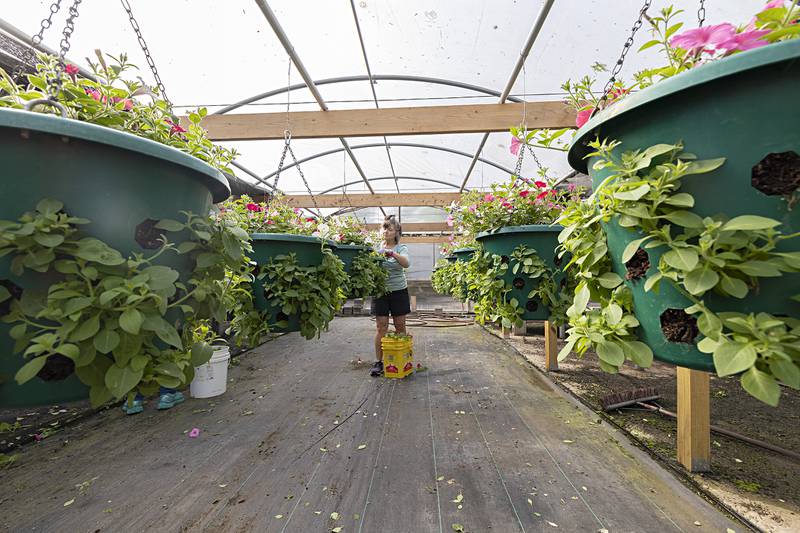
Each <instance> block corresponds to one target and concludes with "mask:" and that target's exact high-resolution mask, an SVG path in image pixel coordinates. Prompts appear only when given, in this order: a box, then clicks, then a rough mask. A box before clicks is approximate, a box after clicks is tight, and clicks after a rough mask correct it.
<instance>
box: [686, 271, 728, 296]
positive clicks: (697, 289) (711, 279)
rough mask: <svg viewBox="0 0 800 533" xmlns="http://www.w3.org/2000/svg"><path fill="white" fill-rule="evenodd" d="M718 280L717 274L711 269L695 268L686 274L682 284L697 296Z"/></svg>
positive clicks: (710, 287)
mask: <svg viewBox="0 0 800 533" xmlns="http://www.w3.org/2000/svg"><path fill="white" fill-rule="evenodd" d="M718 281H719V276H718V275H717V273H716V272H714V271H713V270H708V269H705V268H697V269H695V270H692V271H691V272H689V273H688V274H687V275H686V277H685V278H684V280H683V285H684V287H685V288H686V290H687V291H689V292H690V293H691V294H693V295H695V296H698V295H701V294H703V293H705V292H706V291H708V290H709V289H712V288H713V287H714V285H716V284H717V282H718Z"/></svg>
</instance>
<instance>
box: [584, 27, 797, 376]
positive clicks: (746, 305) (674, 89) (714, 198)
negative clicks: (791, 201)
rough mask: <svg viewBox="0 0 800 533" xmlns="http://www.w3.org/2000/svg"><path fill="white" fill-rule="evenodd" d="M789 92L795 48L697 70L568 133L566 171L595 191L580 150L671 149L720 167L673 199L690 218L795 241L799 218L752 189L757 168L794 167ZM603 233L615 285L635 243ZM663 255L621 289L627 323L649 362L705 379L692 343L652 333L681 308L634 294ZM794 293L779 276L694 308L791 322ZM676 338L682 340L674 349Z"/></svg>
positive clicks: (617, 232)
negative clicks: (774, 230) (765, 221)
mask: <svg viewBox="0 0 800 533" xmlns="http://www.w3.org/2000/svg"><path fill="white" fill-rule="evenodd" d="M798 87H800V40H794V41H787V42H784V43H778V44H773V45H769V46H765V47H763V48H758V49H755V50H750V51H748V52H742V53H739V54H736V55H733V56H731V57H729V58H726V59H723V60H720V61H715V62H712V63H707V64H705V65H702V66H700V67H697V68H695V69H693V70H691V71H689V72H686V73H683V74H680V75H678V76H675V77H674V78H669V79H667V80H664V81H662V82H659V83H658V84H656V85H653V86H651V87H648V88H647V89H645V90H643V91H640V92H638V93H636V94H632V95H630V96H627V97H625V98H624V99H623V100H621V101H619V102H617V103H615V104H613V105H612V106H611V107H609V108H608V109H606V110H604V111H603V112H601V113H599V114H598V115H597V116H596V117H594V118H593V119H592V120H590V121H589V122H588V123H587V124H586V125H585V126H584V127H583V128H581V129H580V130H579V131H578V133H577V135H576V137H575V141H574V142H573V144H572V146H571V147H570V150H569V156H568V157H569V162H570V165H572V167H573V168H574V169H576V170H578V171H580V172H587V170H588V173H589V175H590V176H591V178H592V182H593V184H594V185H595V186H597V185H598V184H599V183H600V182H601V181H602V180H603V179H605V178H606V177H607V176H608V172H607V171H605V172H604V171H596V170H594V168H593V166H594V163H595V162H596V158H589V159H586V155H587V154H588V153H590V151H591V149H590V148H589V147H588V146H587V143H588V142H590V141H592V140H594V139H595V138H597V137H600V138H601V139H615V140H618V141H620V142H621V143H622V144H621V145H620V146H619V147H617V148H616V149H615V154H616V155H619V154H620V153H621V152H623V151H629V150H637V149H643V148H647V147H649V146H652V145H655V144H659V143H675V142H678V141H681V142H683V145H684V147H685V148H686V150H687V151H688V152H691V153H693V154H696V155H697V156H698V158H700V159H710V158H716V157H725V158H726V162H725V164H724V165H722V166H721V167H720V168H719V169H717V170H715V171H713V172H711V173H708V174H703V175H702V176H689V177H687V178H686V179H684V180H683V185H682V187H681V191H682V192H687V193H689V194H691V195H692V196H694V198H695V207H694V208H693V209H692V210H693V211H694V212H696V213H697V214H699V215H700V216H711V215H723V216H725V217H728V218H733V217H735V216H739V215H745V214H747V215H761V216H765V217H770V218H774V219H776V220H780V221H781V222H782V225H781V226H780V227H779V228H778V229H779V230H781V231H783V232H784V233H792V232H796V231H798V230H800V211H799V210H798V209H797V208H796V207H795V209H793V210H790V209H789V208H788V207H787V203H786V201H785V200H784V199H783V197H782V195H783V193H784V192H786V191H777V190H775V188H776V185H775V184H772V185H771V184H765V183H764V182H763V181H761V182H759V180H757V185H758V188H756V187H754V186H753V182H752V180H753V175H754V167H756V166H757V165H758V166H759V168H760V169H768V171H769V174H770V175H775V176H778V175H780V174H781V173H782V172H787V171H788V172H791V171H794V172H796V169H797V167H798V165H800V127H798V124H800V105H797V94H798V92H797V90H798V89H797V88H798ZM775 154H781V155H780V156H776V155H775ZM792 169H794V170H792ZM788 192H791V191H788ZM606 230H607V238H608V246H609V251H610V253H611V256H612V262H613V266H614V271H615V272H616V273H617V274H619V275H620V276H622V277H623V278H624V277H625V275H626V274H627V269H626V266H625V265H624V264H623V263H622V262H621V261H620V258H621V256H622V251H623V250H624V249H625V246H626V245H627V243H628V242H630V241H632V240H634V239H636V238H637V237H636V236H637V234H636V233H635V232H633V231H630V230H626V229H624V228H621V227H619V226H618V225H617V224H615V223H614V222H613V221H611V222H610V223H609V224H608V225H607V226H606ZM797 249H798V245H797V244H796V243H794V241H789V243H788V244H787V246H786V247H785V248H784V251H789V250H797ZM664 251H665V250H659V249H655V250H654V249H650V250H647V253H648V255H649V261H650V269H649V270H648V271H647V274H646V275H645V276H644V277H642V278H640V279H637V280H627V281H626V282H625V283H626V284H627V285H628V286H629V287H630V288H631V289H632V291H633V302H634V306H635V312H636V317H637V319H638V320H639V321H640V322H641V327H640V328H639V330H640V331H639V334H640V337H641V338H642V340H643V341H644V342H646V343H647V344H648V345H649V346H650V347H651V349H652V350H653V352H654V355H655V357H656V358H657V359H660V360H662V361H667V362H670V363H673V364H676V365H679V366H684V367H688V368H694V369H697V370H707V371H711V370H713V369H714V366H713V362H712V359H711V356H710V355H707V354H704V353H702V352H700V351H698V350H697V349H696V346H695V345H696V343H697V342H698V341H699V340H700V338H699V336H698V338H695V339H694V340H693V341H691V342H680V341H678V342H675V341H670V340H667V338H666V337H665V335H664V332H663V331H662V329H661V328H662V326H661V317H662V316H665V317H667V316H668V315H665V314H664V313H665V312H667V313H674V311H668V310H670V309H678V310H682V309H685V308H686V307H688V306H689V305H690V302H689V301H688V300H687V299H685V298H684V297H682V296H681V295H680V294H679V293H677V291H675V290H674V289H673V288H672V287H671V286H668V284H667V283H661V284H660V291H659V293H658V294H656V293H653V292H647V293H645V292H644V289H643V287H644V283H645V281H646V279H647V276H650V275H652V274H654V273H655V272H656V269H657V265H658V258H659V256H660V254H661V253H663V252H664ZM798 292H800V279H798V276H796V275H784V276H782V277H779V278H762V279H761V280H760V288H759V291H758V292H757V293H751V294H748V295H747V297H746V298H745V299H743V300H738V299H734V298H722V297H720V296H718V295H712V294H708V295H706V297H704V300H705V302H706V304H707V305H709V307H710V308H711V309H713V310H714V311H717V312H720V311H736V312H742V313H749V312H759V311H764V312H768V313H772V314H777V315H790V316H800V304H798V303H797V302H794V301H792V300H790V297H791V296H792V295H794V294H797V293H798ZM673 338H674V337H673ZM686 338H687V337H686V336H685V335H684V341H685V340H686Z"/></svg>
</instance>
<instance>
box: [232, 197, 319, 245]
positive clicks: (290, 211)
mask: <svg viewBox="0 0 800 533" xmlns="http://www.w3.org/2000/svg"><path fill="white" fill-rule="evenodd" d="M218 218H219V219H220V220H226V221H230V222H231V223H232V224H234V225H236V226H238V227H240V228H242V229H243V230H244V231H245V232H247V233H289V234H293V235H312V234H313V233H314V232H316V231H317V224H318V223H317V219H316V218H315V217H312V216H307V215H305V214H303V210H302V209H299V208H297V207H294V208H292V207H289V205H288V204H287V203H286V201H285V200H284V198H283V196H281V195H277V196H275V197H274V198H272V199H270V201H269V202H254V201H253V199H252V198H250V197H249V196H247V195H246V194H243V195H241V196H240V197H238V198H231V199H229V200H226V201H225V202H223V203H222V205H221V207H220V212H219V215H218Z"/></svg>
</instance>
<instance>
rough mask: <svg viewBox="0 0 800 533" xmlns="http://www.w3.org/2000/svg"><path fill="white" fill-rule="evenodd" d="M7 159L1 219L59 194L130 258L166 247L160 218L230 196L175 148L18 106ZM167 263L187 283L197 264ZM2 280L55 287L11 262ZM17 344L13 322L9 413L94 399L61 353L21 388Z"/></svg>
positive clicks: (2, 395)
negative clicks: (15, 269) (17, 377)
mask: <svg viewBox="0 0 800 533" xmlns="http://www.w3.org/2000/svg"><path fill="white" fill-rule="evenodd" d="M0 161H2V166H3V179H2V181H1V182H0V219H2V220H16V219H17V218H18V217H19V216H20V215H22V214H23V213H25V212H26V211H32V210H33V209H34V208H35V206H36V204H37V203H38V202H39V201H40V200H41V199H42V198H46V197H47V198H53V199H56V200H59V201H61V202H63V203H64V209H65V210H66V211H67V212H68V213H69V214H71V215H73V216H77V217H81V218H86V219H89V220H90V221H91V224H88V225H86V226H82V231H85V232H86V233H87V234H88V235H89V236H91V237H95V238H98V239H100V240H102V241H104V242H105V243H107V244H108V245H110V246H111V247H112V248H115V249H117V250H119V251H120V252H121V253H122V254H123V256H128V255H130V254H131V253H134V252H135V253H144V254H147V253H148V249H153V248H158V247H159V246H160V242H158V241H157V239H158V238H159V235H160V234H161V233H163V230H158V229H156V228H155V227H154V225H155V223H156V222H157V221H158V220H160V219H163V218H170V219H175V220H181V219H183V216H182V215H181V211H191V212H192V213H195V214H206V213H208V212H209V211H210V209H211V204H212V202H221V201H223V200H224V199H225V198H227V197H228V196H229V195H230V189H229V188H228V183H227V180H225V178H224V177H223V175H222V174H221V173H220V172H219V171H217V170H216V169H214V168H212V167H211V166H209V165H207V164H206V163H204V162H202V161H200V160H199V159H196V158H194V157H192V156H190V155H187V154H185V153H183V152H180V151H178V150H176V149H174V148H171V147H169V146H165V145H162V144H159V143H156V142H154V141H150V140H148V139H142V138H140V137H136V136H134V135H131V134H129V133H124V132H121V131H116V130H112V129H109V128H105V127H102V126H97V125H94V124H87V123H85V122H79V121H76V120H70V119H64V118H59V117H54V116H52V115H44V114H39V113H32V112H28V111H21V110H16V109H0ZM151 251H152V250H151ZM158 262H159V263H160V264H165V265H168V266H171V267H173V268H175V269H177V270H178V271H179V272H180V273H181V275H182V277H183V278H184V279H185V278H186V277H187V276H188V274H189V272H190V269H191V265H190V264H189V260H188V258H187V257H186V256H178V255H177V254H164V255H162V256H161V257H160V258H159V261H158ZM0 282H2V283H7V284H12V283H13V284H14V285H16V286H18V287H19V288H20V289H21V290H22V291H23V292H24V290H25V289H28V288H40V289H45V290H46V289H47V287H48V286H49V284H50V280H49V278H46V277H44V276H43V275H34V274H32V273H26V274H25V275H23V276H22V277H17V276H14V275H13V274H11V272H10V260H9V259H8V258H7V257H6V258H2V259H0ZM12 292H13V291H12ZM13 346H14V341H13V340H12V339H11V338H10V337H9V326H8V325H7V324H0V407H5V406H23V405H38V404H48V403H59V402H65V401H70V400H78V399H82V398H87V397H88V388H87V387H86V386H84V385H83V384H82V383H81V382H80V381H79V380H78V379H77V377H75V375H74V374H72V371H71V370H72V365H71V361H67V360H61V359H58V358H54V357H51V358H50V359H49V360H48V364H47V365H46V366H45V368H44V369H43V372H40V374H39V376H40V377H37V378H34V379H32V380H31V381H28V382H27V383H25V384H24V385H21V386H20V385H17V384H16V382H15V381H14V375H15V374H16V371H17V370H18V369H19V368H20V367H21V366H22V365H23V364H24V359H23V358H22V355H20V354H18V353H14V352H13ZM64 359H65V358H64ZM51 360H52V361H53V363H52V364H51V362H50V361H51ZM41 377H45V378H46V379H48V381H44V380H43V379H41Z"/></svg>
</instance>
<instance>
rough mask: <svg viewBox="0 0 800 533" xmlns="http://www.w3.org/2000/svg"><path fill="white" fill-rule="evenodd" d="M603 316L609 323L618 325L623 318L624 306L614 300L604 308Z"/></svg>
mask: <svg viewBox="0 0 800 533" xmlns="http://www.w3.org/2000/svg"><path fill="white" fill-rule="evenodd" d="M603 316H605V317H606V322H608V324H609V325H611V326H616V325H617V324H619V321H620V320H622V308H621V307H620V306H618V305H617V304H615V303H613V302H612V303H610V304H608V305H607V306H606V307H604V308H603Z"/></svg>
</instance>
